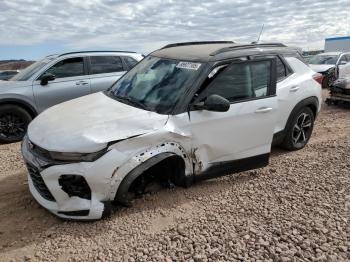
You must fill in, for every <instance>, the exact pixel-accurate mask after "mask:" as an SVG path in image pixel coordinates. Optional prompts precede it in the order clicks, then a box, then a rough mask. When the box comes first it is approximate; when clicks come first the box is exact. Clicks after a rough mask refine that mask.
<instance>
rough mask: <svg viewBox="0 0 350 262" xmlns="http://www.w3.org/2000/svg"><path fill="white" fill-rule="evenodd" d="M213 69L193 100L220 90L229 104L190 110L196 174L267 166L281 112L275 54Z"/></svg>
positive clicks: (220, 93) (219, 92) (201, 99)
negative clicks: (219, 109)
mask: <svg viewBox="0 0 350 262" xmlns="http://www.w3.org/2000/svg"><path fill="white" fill-rule="evenodd" d="M218 68H219V67H218ZM215 70H217V68H216V69H214V71H212V72H215ZM211 74H212V73H211ZM211 74H209V76H208V79H207V81H206V85H207V86H206V87H205V88H204V90H203V88H202V90H203V91H202V92H201V93H200V94H198V98H197V99H196V100H195V103H197V102H201V101H204V100H205V99H206V98H207V97H208V96H209V95H212V94H217V95H220V96H222V97H224V98H226V99H227V100H229V101H230V103H231V105H230V109H229V110H228V111H227V112H210V111H205V110H201V111H191V113H190V116H191V119H190V126H191V133H192V139H193V144H192V148H193V151H194V156H195V163H194V164H195V173H197V174H200V173H210V172H211V171H215V170H217V171H219V172H220V173H221V174H225V173H230V172H235V171H237V172H238V171H242V170H247V169H252V168H256V167H261V166H264V165H266V164H267V162H268V157H269V153H270V151H271V142H272V138H273V132H274V127H275V123H276V114H277V99H276V60H275V58H259V59H254V60H246V61H236V62H232V63H230V64H227V65H220V68H219V70H217V73H216V74H215V75H214V76H211ZM209 77H211V78H212V79H209Z"/></svg>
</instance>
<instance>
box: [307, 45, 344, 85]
mask: <svg viewBox="0 0 350 262" xmlns="http://www.w3.org/2000/svg"><path fill="white" fill-rule="evenodd" d="M309 65H310V67H311V68H312V69H313V70H314V71H315V72H318V73H321V74H322V75H323V81H322V87H323V88H328V87H330V86H331V85H332V83H334V81H335V80H336V79H345V80H346V81H348V82H349V81H350V53H342V52H328V53H322V54H318V55H315V56H313V57H312V58H310V60H309Z"/></svg>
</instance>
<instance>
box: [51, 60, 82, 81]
mask: <svg viewBox="0 0 350 262" xmlns="http://www.w3.org/2000/svg"><path fill="white" fill-rule="evenodd" d="M46 73H50V74H53V75H55V76H56V78H65V77H74V76H82V75H84V74H85V73H84V61H83V58H82V57H74V58H68V59H65V60H62V61H60V62H58V63H57V64H55V65H54V66H52V67H51V68H50V69H48V70H47V71H46Z"/></svg>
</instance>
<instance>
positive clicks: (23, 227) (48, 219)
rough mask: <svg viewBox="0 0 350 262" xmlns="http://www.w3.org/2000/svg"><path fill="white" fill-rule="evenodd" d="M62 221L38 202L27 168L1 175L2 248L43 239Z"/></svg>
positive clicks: (7, 248)
mask: <svg viewBox="0 0 350 262" xmlns="http://www.w3.org/2000/svg"><path fill="white" fill-rule="evenodd" d="M57 224H62V221H60V220H59V219H57V218H55V217H54V216H53V215H51V214H50V213H49V212H47V211H46V210H44V209H43V208H41V207H40V206H39V204H37V203H36V202H35V200H34V199H33V197H32V196H31V194H30V192H29V189H28V183H27V178H26V174H25V171H22V172H16V173H13V174H11V175H7V176H5V177H1V176H0V251H1V252H3V251H4V250H5V251H9V250H12V249H18V248H21V247H25V246H27V245H30V244H33V243H34V242H36V243H37V242H38V241H43V238H42V234H43V233H44V232H45V231H46V230H48V229H49V228H50V227H52V226H53V225H57Z"/></svg>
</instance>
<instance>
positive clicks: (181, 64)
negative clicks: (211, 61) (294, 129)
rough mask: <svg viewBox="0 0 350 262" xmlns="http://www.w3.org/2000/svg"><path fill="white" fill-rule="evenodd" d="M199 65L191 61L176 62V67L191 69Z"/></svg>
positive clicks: (196, 68) (195, 68)
mask: <svg viewBox="0 0 350 262" xmlns="http://www.w3.org/2000/svg"><path fill="white" fill-rule="evenodd" d="M200 66H201V64H200V63H192V62H179V63H178V64H177V66H176V67H177V68H184V69H191V70H198V68H199V67H200Z"/></svg>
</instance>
